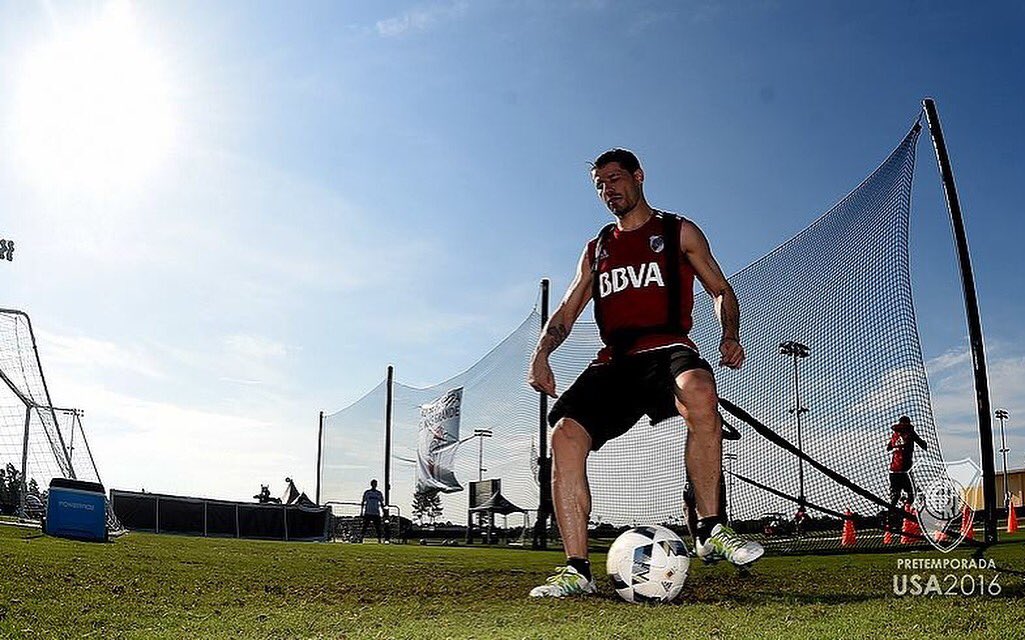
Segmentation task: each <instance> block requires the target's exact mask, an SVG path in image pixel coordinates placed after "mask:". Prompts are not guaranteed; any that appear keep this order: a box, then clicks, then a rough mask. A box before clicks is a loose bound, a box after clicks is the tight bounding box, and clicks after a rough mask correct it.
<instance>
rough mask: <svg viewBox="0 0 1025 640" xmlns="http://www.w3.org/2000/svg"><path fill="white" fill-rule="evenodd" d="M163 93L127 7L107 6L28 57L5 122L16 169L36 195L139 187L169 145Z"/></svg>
mask: <svg viewBox="0 0 1025 640" xmlns="http://www.w3.org/2000/svg"><path fill="white" fill-rule="evenodd" d="M168 89H169V87H168V84H167V81H166V79H165V77H164V69H163V65H162V64H161V60H160V59H159V58H158V57H157V56H156V55H155V54H154V52H153V51H151V50H150V49H149V48H148V47H147V46H146V43H145V42H143V40H142V37H141V35H140V34H139V32H138V30H137V29H136V23H135V20H134V17H133V15H132V10H131V6H129V4H128V3H127V2H124V1H120V2H111V3H108V4H107V5H106V6H104V8H103V10H102V11H101V12H100V14H99V16H98V17H97V18H96V19H95V20H93V21H92V22H90V23H89V24H85V25H82V26H79V27H77V28H70V29H68V28H64V29H61V30H58V32H57V33H56V35H55V37H54V38H53V39H52V40H50V41H48V42H46V43H43V44H42V45H40V46H39V47H38V48H36V49H34V50H32V51H30V52H29V53H28V55H27V58H26V60H25V64H24V66H23V69H22V75H21V78H20V82H19V84H18V86H17V95H16V96H15V105H16V106H15V114H14V119H13V124H14V134H15V136H16V138H17V140H18V145H17V146H18V149H17V151H18V153H19V156H20V160H21V162H20V165H21V166H22V168H23V169H25V171H26V172H27V175H28V177H29V178H30V179H31V180H32V181H33V182H36V183H38V185H39V186H40V187H42V188H44V189H52V188H55V187H63V188H65V189H71V190H74V192H76V193H77V192H79V191H86V190H88V191H92V192H100V193H103V192H107V191H112V190H114V191H116V190H122V189H131V188H133V187H137V186H140V185H141V184H142V182H143V181H144V180H145V178H146V177H147V176H148V175H149V174H151V173H152V172H153V170H154V169H155V168H156V167H157V166H158V165H159V163H160V161H161V160H162V159H163V158H164V157H165V156H166V155H167V152H168V150H169V148H170V146H171V143H172V140H173V134H174V113H173V110H172V102H171V100H170V96H169V91H168Z"/></svg>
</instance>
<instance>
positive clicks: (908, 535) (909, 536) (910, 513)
mask: <svg viewBox="0 0 1025 640" xmlns="http://www.w3.org/2000/svg"><path fill="white" fill-rule="evenodd" d="M904 513H905V517H904V524H903V525H901V527H900V543H901V544H914V543H915V542H918V540H919V539H920V538H921V537H922V528H921V527H919V526H918V514H916V513H915V510H914V509H912V508H911V505H910V504H905V505H904Z"/></svg>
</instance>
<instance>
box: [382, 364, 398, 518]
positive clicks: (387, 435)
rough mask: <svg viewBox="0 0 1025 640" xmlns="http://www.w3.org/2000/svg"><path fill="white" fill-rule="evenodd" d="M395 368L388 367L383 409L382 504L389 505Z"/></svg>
mask: <svg viewBox="0 0 1025 640" xmlns="http://www.w3.org/2000/svg"><path fill="white" fill-rule="evenodd" d="M394 380H395V367H393V366H392V365H388V401H387V404H385V408H384V504H385V505H389V504H391V411H392V401H393V399H394V398H393V395H392V386H393V383H394Z"/></svg>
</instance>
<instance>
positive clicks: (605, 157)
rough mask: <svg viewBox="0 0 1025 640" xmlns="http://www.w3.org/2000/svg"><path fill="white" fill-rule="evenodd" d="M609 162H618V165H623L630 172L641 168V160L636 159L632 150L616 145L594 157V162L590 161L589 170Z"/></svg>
mask: <svg viewBox="0 0 1025 640" xmlns="http://www.w3.org/2000/svg"><path fill="white" fill-rule="evenodd" d="M611 162H618V163H619V166H621V167H623V169H625V170H626V171H629V172H630V173H633V172H634V171H637V170H638V169H640V168H641V162H640V161H639V160H638V159H637V156H635V155H634V152H633V151H630V150H629V149H622V148H620V147H616V148H615V149H609V150H608V151H606V152H604V153H602V154H601V155H600V156H598V157H597V158H595V159H594V162H592V163H591V170H592V171H593V170H595V169H601V168H602V167H604V166H605V165H607V164H609V163H611Z"/></svg>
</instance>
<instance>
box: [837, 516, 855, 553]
mask: <svg viewBox="0 0 1025 640" xmlns="http://www.w3.org/2000/svg"><path fill="white" fill-rule="evenodd" d="M854 542H855V535H854V514H852V513H851V510H850V509H848V510H847V513H845V514H844V517H843V534H841V535H840V545H841V546H844V547H853V546H854Z"/></svg>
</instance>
